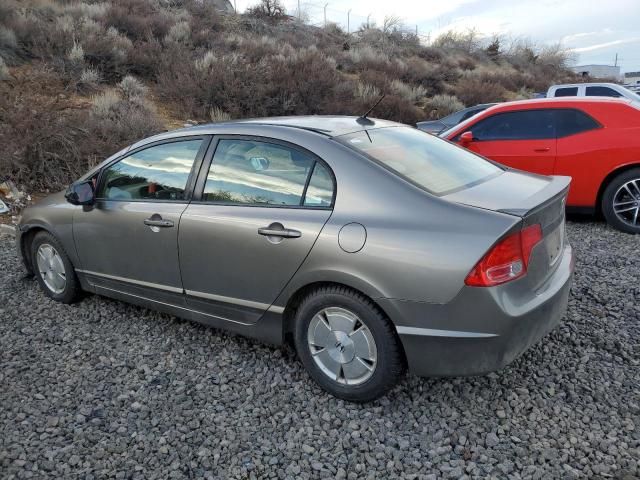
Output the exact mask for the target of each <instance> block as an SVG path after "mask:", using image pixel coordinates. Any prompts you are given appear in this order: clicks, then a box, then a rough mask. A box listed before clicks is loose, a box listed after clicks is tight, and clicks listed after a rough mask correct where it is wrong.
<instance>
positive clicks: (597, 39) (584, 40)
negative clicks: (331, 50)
mask: <svg viewBox="0 0 640 480" xmlns="http://www.w3.org/2000/svg"><path fill="white" fill-rule="evenodd" d="M231 3H234V0H231ZM236 3H237V8H238V10H239V11H241V12H242V11H243V10H244V9H245V8H246V7H247V6H249V5H253V4H255V3H257V0H236ZM282 3H283V4H284V5H285V6H286V7H287V9H288V11H289V13H293V11H294V10H295V9H296V8H297V0H284V1H282ZM300 3H301V10H302V11H303V12H304V11H306V12H307V13H308V15H309V16H310V18H311V21H312V23H316V24H319V25H320V24H322V22H323V7H324V4H325V3H328V4H329V5H328V7H327V19H328V20H329V21H333V22H336V23H340V24H342V25H343V26H344V27H345V28H346V23H347V11H348V10H349V9H351V22H350V23H351V30H354V29H355V28H357V27H358V26H359V25H360V24H361V23H363V22H365V21H366V17H367V15H369V14H370V15H371V20H372V21H374V20H375V21H376V22H378V23H381V22H382V19H383V18H384V17H385V15H397V16H400V17H401V18H402V19H403V20H404V21H405V23H406V24H407V25H408V26H411V27H412V28H415V26H416V25H417V26H418V32H419V33H420V34H421V35H425V36H427V35H430V36H431V38H433V37H435V36H437V35H438V33H441V32H443V31H447V30H450V29H456V30H466V29H468V28H476V29H477V30H478V31H479V32H481V33H482V34H484V35H492V34H495V33H498V34H502V35H505V36H511V37H526V38H530V39H531V40H533V41H534V42H536V43H539V44H546V43H557V42H560V43H561V44H562V45H564V46H565V47H567V48H571V49H573V51H574V52H575V54H576V60H577V62H576V63H577V64H590V63H598V64H608V65H613V62H614V60H615V56H616V53H617V54H618V65H620V66H621V67H622V71H637V70H640V0H391V1H390V0H342V1H338V0H333V1H331V0H312V1H305V0H300Z"/></svg>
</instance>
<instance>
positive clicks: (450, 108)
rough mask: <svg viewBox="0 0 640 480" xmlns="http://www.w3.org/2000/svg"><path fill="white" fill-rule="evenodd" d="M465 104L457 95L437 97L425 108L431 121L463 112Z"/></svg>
mask: <svg viewBox="0 0 640 480" xmlns="http://www.w3.org/2000/svg"><path fill="white" fill-rule="evenodd" d="M463 108H464V104H463V103H462V102H461V101H460V100H458V98H457V97H456V96H455V95H436V96H435V97H433V98H431V99H430V100H429V102H427V105H426V106H425V111H426V112H428V115H429V118H430V119H437V118H442V117H446V116H447V115H449V114H451V113H454V112H457V111H458V110H462V109H463Z"/></svg>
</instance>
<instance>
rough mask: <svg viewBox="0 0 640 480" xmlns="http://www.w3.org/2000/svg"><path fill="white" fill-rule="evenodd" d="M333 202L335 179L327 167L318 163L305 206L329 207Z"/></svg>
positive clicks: (310, 181) (314, 168)
mask: <svg viewBox="0 0 640 480" xmlns="http://www.w3.org/2000/svg"><path fill="white" fill-rule="evenodd" d="M332 200H333V178H332V177H331V174H330V173H329V170H327V167H325V166H324V165H322V164H321V163H316V165H315V167H313V173H312V174H311V179H310V180H309V186H308V187H307V193H306V195H305V197H304V205H305V206H307V207H328V206H330V205H331V201H332Z"/></svg>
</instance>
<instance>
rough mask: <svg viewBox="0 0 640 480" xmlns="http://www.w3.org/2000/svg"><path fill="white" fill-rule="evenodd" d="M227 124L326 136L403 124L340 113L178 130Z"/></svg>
mask: <svg viewBox="0 0 640 480" xmlns="http://www.w3.org/2000/svg"><path fill="white" fill-rule="evenodd" d="M227 125H235V126H237V125H255V126H270V127H283V128H299V129H302V130H309V131H312V132H316V133H319V134H322V135H326V136H328V137H337V136H340V135H345V134H347V133H353V132H359V131H362V130H365V129H366V130H372V129H375V128H383V127H397V126H404V125H402V124H400V123H396V122H391V121H389V120H380V119H377V118H369V117H367V118H365V119H362V118H361V117H355V116H340V115H306V116H291V117H265V118H251V119H246V120H234V121H230V122H220V123H209V124H205V125H197V126H193V127H188V128H184V129H181V130H179V131H180V132H181V133H195V134H207V133H213V132H212V130H214V129H219V128H220V127H222V126H227Z"/></svg>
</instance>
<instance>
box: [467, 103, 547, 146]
mask: <svg viewBox="0 0 640 480" xmlns="http://www.w3.org/2000/svg"><path fill="white" fill-rule="evenodd" d="M471 130H472V132H473V137H474V138H476V139H478V140H533V139H544V138H555V136H556V132H555V120H554V115H553V110H522V111H519V112H505V113H497V114H495V115H492V116H491V117H488V118H486V119H484V120H481V121H480V122H478V123H477V124H475V125H474V126H473V127H472V128H471Z"/></svg>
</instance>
